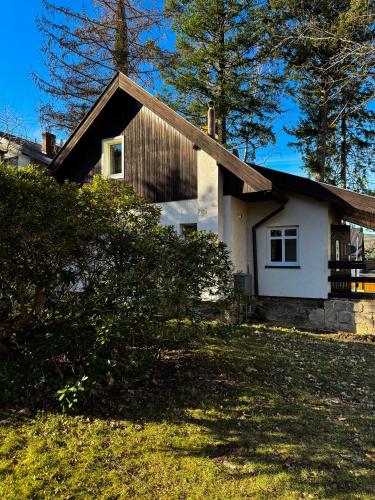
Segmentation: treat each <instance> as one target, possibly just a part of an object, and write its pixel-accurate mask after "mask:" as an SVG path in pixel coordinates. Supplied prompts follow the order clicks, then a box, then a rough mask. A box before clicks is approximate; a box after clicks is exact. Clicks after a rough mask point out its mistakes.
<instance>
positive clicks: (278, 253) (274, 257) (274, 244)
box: [271, 240, 283, 262]
mask: <svg viewBox="0 0 375 500" xmlns="http://www.w3.org/2000/svg"><path fill="white" fill-rule="evenodd" d="M282 244H283V242H282V240H271V262H281V261H282V260H283V253H282Z"/></svg>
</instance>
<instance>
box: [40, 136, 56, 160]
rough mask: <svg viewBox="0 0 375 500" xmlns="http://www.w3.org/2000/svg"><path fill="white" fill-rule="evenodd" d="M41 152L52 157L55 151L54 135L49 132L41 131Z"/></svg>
mask: <svg viewBox="0 0 375 500" xmlns="http://www.w3.org/2000/svg"><path fill="white" fill-rule="evenodd" d="M42 153H44V154H45V155H47V156H49V157H50V158H53V157H54V156H55V153H56V136H55V134H51V132H43V133H42Z"/></svg>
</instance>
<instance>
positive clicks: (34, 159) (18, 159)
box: [0, 132, 57, 168]
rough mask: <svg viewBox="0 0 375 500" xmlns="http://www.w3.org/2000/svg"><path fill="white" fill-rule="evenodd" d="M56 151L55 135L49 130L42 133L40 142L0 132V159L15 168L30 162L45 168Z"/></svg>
mask: <svg viewBox="0 0 375 500" xmlns="http://www.w3.org/2000/svg"><path fill="white" fill-rule="evenodd" d="M56 151H57V149H56V137H55V136H54V135H53V134H51V133H50V132H44V133H43V134H42V144H38V143H37V142H32V141H29V140H28V139H24V138H22V137H17V136H15V135H12V134H8V133H6V132H0V161H2V162H4V163H7V164H9V165H13V166H14V167H16V168H18V167H24V166H26V165H29V164H30V163H32V164H34V165H37V166H39V167H43V168H46V167H48V166H49V165H50V163H51V161H52V158H53V157H54V156H55V154H56Z"/></svg>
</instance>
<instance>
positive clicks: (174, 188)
mask: <svg viewBox="0 0 375 500" xmlns="http://www.w3.org/2000/svg"><path fill="white" fill-rule="evenodd" d="M124 134H125V140H124V158H125V182H127V183H128V184H131V185H132V186H134V188H135V190H136V192H137V193H138V194H140V195H141V196H144V197H146V198H147V199H149V200H152V201H157V202H163V201H175V200H186V199H191V198H196V197H197V151H196V150H195V149H194V147H193V146H194V145H193V143H192V142H191V141H189V140H188V139H187V138H186V137H185V136H183V135H182V134H181V133H180V132H178V131H177V130H176V129H175V128H173V127H172V126H171V125H168V123H166V122H165V121H164V120H163V119H161V118H159V117H158V116H157V115H156V114H155V113H153V112H152V111H151V110H150V109H148V108H147V107H145V106H142V107H141V108H140V110H139V111H138V113H137V114H136V115H135V116H134V118H133V119H132V120H131V121H130V122H129V123H128V125H127V127H126V128H125V130H124Z"/></svg>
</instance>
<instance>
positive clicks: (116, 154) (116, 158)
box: [109, 144, 122, 174]
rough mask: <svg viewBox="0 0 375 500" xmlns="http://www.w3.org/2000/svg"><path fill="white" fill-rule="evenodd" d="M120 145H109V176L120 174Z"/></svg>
mask: <svg viewBox="0 0 375 500" xmlns="http://www.w3.org/2000/svg"><path fill="white" fill-rule="evenodd" d="M121 158H122V144H111V145H110V146H109V161H110V166H111V174H121V172H122V166H121Z"/></svg>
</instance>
